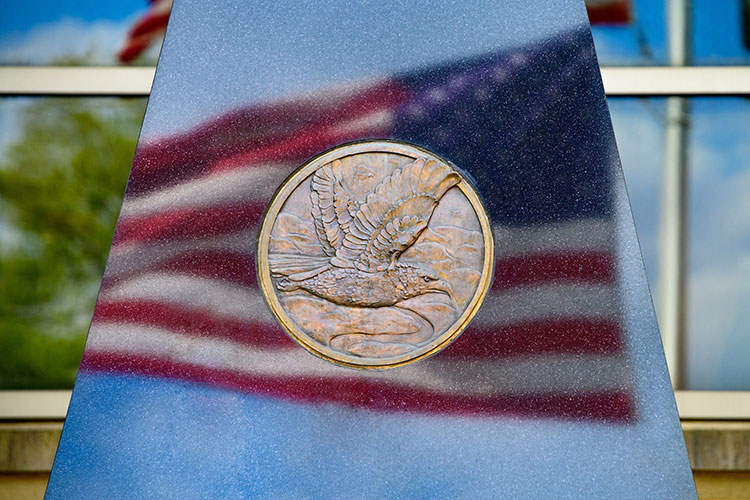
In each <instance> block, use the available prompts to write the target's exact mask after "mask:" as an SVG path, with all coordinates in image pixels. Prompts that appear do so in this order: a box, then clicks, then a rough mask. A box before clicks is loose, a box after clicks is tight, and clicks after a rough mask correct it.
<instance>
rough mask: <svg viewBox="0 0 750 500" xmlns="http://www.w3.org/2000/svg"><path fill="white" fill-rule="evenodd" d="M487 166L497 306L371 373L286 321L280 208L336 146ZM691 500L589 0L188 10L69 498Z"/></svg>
mask: <svg viewBox="0 0 750 500" xmlns="http://www.w3.org/2000/svg"><path fill="white" fill-rule="evenodd" d="M365 139H373V140H382V139H392V140H398V141H403V142H407V143H412V144H416V145H418V146H421V147H424V148H427V149H428V150H430V151H433V152H434V153H435V154H438V155H440V156H441V157H443V158H445V159H447V160H448V161H450V162H452V163H454V164H455V165H456V166H458V167H459V168H461V169H462V170H463V171H464V172H466V173H467V174H468V175H469V176H471V177H472V178H473V179H474V180H475V181H476V185H477V189H478V191H479V194H480V195H481V196H482V197H483V199H484V202H485V204H486V206H487V209H488V215H489V217H490V219H491V223H492V227H493V233H494V240H495V249H496V252H495V257H496V261H495V273H494V281H493V283H492V287H491V289H490V292H489V294H488V297H487V299H486V300H485V302H484V304H483V305H482V307H481V309H480V310H479V312H478V314H477V316H476V317H475V318H474V320H473V321H472V323H471V324H470V325H469V327H468V328H467V330H466V331H465V332H464V333H463V334H461V335H460V336H459V337H458V338H457V339H456V340H455V341H454V342H453V343H452V344H451V345H449V346H448V347H447V348H445V349H444V350H442V351H440V352H439V353H438V354H436V355H434V356H431V357H429V358H426V359H422V360H420V361H417V362H414V363H411V364H409V365H406V366H403V367H397V368H392V369H388V370H382V371H364V370H356V369H351V368H346V367H343V366H338V365H335V364H333V363H330V362H328V361H325V360H322V359H319V358H317V357H315V356H313V355H311V354H309V353H308V352H306V351H304V350H303V349H302V348H301V347H299V346H298V345H297V344H296V343H295V342H293V341H292V340H291V339H290V338H289V337H288V336H287V334H286V333H285V332H284V331H283V330H282V328H281V327H280V326H278V324H277V323H276V322H275V320H274V318H273V317H272V315H271V313H270V312H269V311H268V309H267V307H266V305H265V303H264V302H263V299H262V297H261V295H260V291H259V289H258V284H257V280H256V274H255V254H254V252H255V244H256V234H257V229H258V223H259V221H260V218H261V216H262V214H263V211H264V209H265V207H266V204H267V203H268V202H269V200H270V199H271V196H272V195H273V193H274V191H275V190H276V188H277V187H278V185H279V184H280V183H281V182H282V181H283V180H284V179H285V178H286V177H287V176H288V175H289V174H290V173H291V172H292V171H293V170H294V169H295V168H297V167H298V166H299V165H301V164H302V163H304V162H305V161H307V160H309V159H310V158H311V157H313V156H315V155H317V154H319V153H321V152H323V151H325V150H327V149H329V148H331V147H335V146H338V145H340V144H342V143H346V142H350V141H357V140H365ZM254 497H258V498H472V499H473V498H571V499H581V498H623V499H639V498H643V499H667V498H674V499H684V498H695V497H696V496H695V489H694V485H693V480H692V476H691V473H690V466H689V463H688V459H687V455H686V453H685V444H684V441H683V437H682V434H681V432H680V426H679V421H678V418H677V411H676V408H675V402H674V397H673V394H672V390H671V387H670V384H669V379H668V374H667V370H666V365H665V362H664V355H663V352H662V348H661V343H660V339H659V333H658V330H657V327H656V321H655V317H654V311H653V307H652V304H651V297H650V295H649V290H648V284H647V282H646V277H645V273H644V270H643V265H642V261H641V256H640V251H639V247H638V242H637V239H636V235H635V230H634V227H633V222H632V218H631V214H630V207H629V204H628V199H627V194H626V192H625V185H624V181H623V177H622V172H621V169H620V165H619V160H618V154H617V148H616V144H615V141H614V136H613V133H612V127H611V123H610V118H609V113H608V110H607V106H606V102H605V98H604V93H603V90H602V86H601V80H600V76H599V71H598V66H597V61H596V56H595V54H594V49H593V44H592V40H591V34H590V29H589V26H588V23H587V20H586V13H585V9H584V5H583V1H580V0H576V1H572V0H561V1H556V0H524V1H521V0H509V1H503V2H470V3H468V4H464V3H460V2H426V1H415V2H403V3H399V2H393V1H388V0H386V1H379V2H362V3H354V2H341V1H338V0H336V1H329V2H299V1H294V2H291V1H275V2H263V1H261V2H245V1H242V0H217V1H214V2H201V1H198V0H178V1H176V2H175V7H174V10H173V14H172V19H171V20H170V25H169V28H168V31H167V37H166V41H165V43H164V46H163V50H162V55H161V59H160V62H159V66H158V69H157V73H156V79H155V82H154V87H153V91H152V94H151V98H150V101H149V105H148V109H147V112H146V116H145V120H144V125H143V130H142V134H141V138H140V142H139V145H138V149H137V152H136V156H135V160H134V164H133V169H132V173H131V177H130V181H129V184H128V188H127V192H126V195H125V200H124V203H123V207H122V211H121V214H120V218H119V221H118V225H117V229H116V232H115V236H114V241H113V245H112V250H111V253H110V256H109V261H108V264H107V268H106V272H105V276H104V279H103V282H102V288H101V292H100V295H99V300H98V302H97V306H96V310H95V314H94V318H93V322H92V326H91V331H90V334H89V337H88V341H87V345H86V350H85V353H84V357H83V361H82V366H81V372H80V374H79V377H78V380H77V383H76V387H75V390H74V393H73V398H72V402H71V406H70V411H69V415H68V419H67V421H66V425H65V429H64V431H63V435H62V439H61V444H60V448H59V450H58V453H57V457H56V461H55V465H54V468H53V471H52V476H51V481H50V486H49V489H48V492H47V498H49V499H74V498H86V499H90V498H148V499H154V498H226V499H229V498H254Z"/></svg>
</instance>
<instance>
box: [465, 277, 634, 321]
mask: <svg viewBox="0 0 750 500" xmlns="http://www.w3.org/2000/svg"><path fill="white" fill-rule="evenodd" d="M619 307H620V304H619V301H618V294H617V290H616V289H615V288H614V287H613V286H608V285H590V284H544V285H536V286H524V287H517V288H510V289H508V290H503V291H500V292H490V293H489V294H487V297H486V298H485V300H484V303H483V304H482V306H481V308H480V309H479V311H478V312H477V316H476V317H475V318H474V320H473V322H472V323H473V324H476V325H482V326H504V325H513V324H518V323H526V322H529V321H538V320H543V319H559V318H566V319H567V318H580V319H583V318H590V319H594V318H596V319H616V318H617V312H618V310H619Z"/></svg>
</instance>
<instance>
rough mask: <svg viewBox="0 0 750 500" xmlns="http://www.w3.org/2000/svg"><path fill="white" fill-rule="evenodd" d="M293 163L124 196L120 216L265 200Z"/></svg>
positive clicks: (258, 168)
mask: <svg viewBox="0 0 750 500" xmlns="http://www.w3.org/2000/svg"><path fill="white" fill-rule="evenodd" d="M295 167H296V165H295V164H292V163H282V164H278V165H253V166H248V167H245V168H237V169H233V170H229V171H226V172H220V173H214V174H208V175H206V176H204V177H201V178H198V179H192V180H190V181H187V182H183V183H182V184H178V185H177V186H171V187H168V188H165V189H162V190H161V191H157V192H155V193H149V194H145V195H142V196H138V197H135V198H127V199H126V200H125V201H124V202H123V204H122V210H121V211H120V219H121V220H122V219H127V218H129V217H138V216H144V215H149V214H156V213H157V212H162V211H167V210H174V209H192V208H209V207H211V208H213V207H217V206H221V205H228V204H233V203H239V202H246V201H250V200H258V201H268V200H270V199H271V196H272V195H273V193H274V192H275V191H276V188H277V187H278V186H279V185H280V184H281V183H282V182H283V180H284V179H286V177H287V176H288V175H289V174H290V173H292V171H293V170H294V168H295Z"/></svg>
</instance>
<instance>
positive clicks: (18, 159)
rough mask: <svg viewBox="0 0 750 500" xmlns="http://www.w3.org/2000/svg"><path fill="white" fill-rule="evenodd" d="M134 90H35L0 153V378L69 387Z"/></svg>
mask: <svg viewBox="0 0 750 500" xmlns="http://www.w3.org/2000/svg"><path fill="white" fill-rule="evenodd" d="M144 107H145V101H144V100H143V99H121V98H100V99H83V98H59V99H57V98H54V99H53V98H43V99H38V100H34V101H33V102H31V103H30V104H28V105H27V106H25V107H24V108H23V109H22V110H21V111H20V113H19V116H18V127H19V130H20V138H19V139H18V140H17V141H16V142H15V143H13V144H11V145H10V146H9V147H8V148H7V149H6V151H5V153H4V156H3V157H2V158H0V230H2V231H3V233H4V234H2V235H0V244H1V245H2V246H1V247H0V297H2V299H0V351H2V362H0V388H3V389H27V388H47V389H50V388H66V387H71V386H72V384H73V381H74V378H75V374H76V371H77V369H78V365H79V362H80V358H81V353H82V351H83V343H84V341H85V337H86V333H87V329H88V324H89V322H90V320H91V315H92V311H93V306H94V302H95V300H96V294H97V291H98V288H99V282H100V281H101V277H102V273H103V270H104V263H105V261H106V258H107V253H108V250H109V246H110V243H111V241H112V233H113V231H114V225H115V221H116V218H117V213H118V211H119V208H120V205H121V203H122V195H123V192H124V188H125V183H126V181H127V176H128V172H129V170H130V164H131V163H132V159H133V153H134V151H135V144H136V140H137V137H138V130H139V127H140V123H141V120H142V117H143V110H144Z"/></svg>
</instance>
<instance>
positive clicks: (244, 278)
mask: <svg viewBox="0 0 750 500" xmlns="http://www.w3.org/2000/svg"><path fill="white" fill-rule="evenodd" d="M183 217H184V219H179V220H178V221H177V224H176V225H175V226H168V225H166V224H162V223H163V222H165V219H166V220H170V218H168V217H165V218H164V219H162V218H158V219H157V220H156V221H155V223H154V224H153V225H152V224H150V223H149V222H147V221H143V220H142V221H139V223H140V224H139V225H135V227H132V228H129V229H126V230H125V232H126V233H127V234H128V235H129V236H132V238H128V239H125V240H121V239H118V240H117V241H118V242H121V243H122V242H129V241H131V240H138V241H143V240H150V239H152V237H156V238H158V236H159V235H162V234H166V233H172V234H174V233H178V232H183V229H184V227H185V226H186V225H190V224H192V225H193V226H192V227H195V228H198V229H200V228H204V227H205V226H208V225H209V224H208V223H206V222H204V221H203V219H202V218H199V219H196V218H191V217H188V216H187V215H186V214H183ZM175 219H176V217H175ZM134 224H136V223H134ZM152 226H153V229H152V230H150V229H148V228H149V227H152ZM129 227H130V226H129ZM192 227H191V229H192ZM246 227H254V224H250V225H249V226H246ZM223 228H224V227H223V226H221V225H215V226H210V227H209V229H210V230H222V229H223ZM154 235H155V236H154ZM198 236H205V234H204V235H200V234H199V235H198ZM252 252H253V249H252V248H251V247H250V242H248V248H247V250H246V251H243V252H235V251H229V250H202V251H190V252H185V253H183V254H180V255H176V256H174V257H172V258H169V259H167V260H165V261H163V262H156V263H154V264H146V265H143V266H141V267H139V268H138V269H137V271H136V272H131V273H128V274H126V275H120V276H116V277H114V278H116V279H117V280H118V281H120V280H122V279H123V278H125V277H127V278H132V277H135V276H137V275H141V274H145V273H152V272H176V273H181V274H192V275H195V276H200V277H203V278H209V279H217V280H223V281H229V282H232V283H237V284H240V285H243V286H246V287H249V288H256V287H257V279H256V275H255V259H254V254H253V253H252ZM112 279H113V278H110V277H108V276H106V275H105V280H104V283H103V286H105V287H106V286H109V283H110V282H111V281H112ZM544 283H549V284H551V283H592V284H610V283H614V260H613V258H612V256H611V255H609V254H607V253H605V252H580V253H560V254H556V253H546V254H539V255H531V256H526V257H508V258H499V259H497V260H496V261H495V279H494V281H493V283H492V290H493V291H495V292H497V291H502V290H509V289H512V288H517V287H521V286H529V285H534V284H544Z"/></svg>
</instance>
